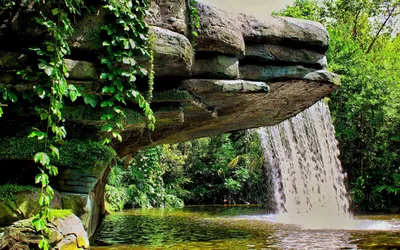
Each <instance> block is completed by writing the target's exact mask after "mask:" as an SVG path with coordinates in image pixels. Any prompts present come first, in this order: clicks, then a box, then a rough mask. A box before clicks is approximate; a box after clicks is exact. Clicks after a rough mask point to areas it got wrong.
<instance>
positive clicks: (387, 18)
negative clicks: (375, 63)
mask: <svg viewBox="0 0 400 250" xmlns="http://www.w3.org/2000/svg"><path fill="white" fill-rule="evenodd" d="M399 5H400V4H396V5H394V6H393V8H392V10H389V15H388V16H387V17H386V19H385V21H384V22H383V23H382V25H381V27H380V28H379V30H378V32H377V33H376V35H375V37H374V38H373V39H372V42H371V44H370V45H369V46H368V49H367V54H369V53H370V52H371V50H372V47H373V46H374V44H375V42H376V40H378V37H379V35H380V34H381V32H382V30H383V29H384V28H385V26H386V24H387V23H388V21H389V20H390V18H391V17H392V15H393V13H394V11H395V10H396V9H397V7H399Z"/></svg>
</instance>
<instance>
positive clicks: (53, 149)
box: [50, 145, 60, 159]
mask: <svg viewBox="0 0 400 250" xmlns="http://www.w3.org/2000/svg"><path fill="white" fill-rule="evenodd" d="M50 149H51V154H52V155H53V157H55V158H57V159H60V151H59V150H58V148H56V147H54V146H53V145H50Z"/></svg>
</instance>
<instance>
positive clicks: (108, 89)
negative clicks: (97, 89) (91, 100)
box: [101, 86, 115, 94]
mask: <svg viewBox="0 0 400 250" xmlns="http://www.w3.org/2000/svg"><path fill="white" fill-rule="evenodd" d="M101 92H102V93H104V94H106V93H111V94H114V93H115V87H114V86H105V87H103V89H102V90H101Z"/></svg>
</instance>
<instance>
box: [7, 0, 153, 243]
mask: <svg viewBox="0 0 400 250" xmlns="http://www.w3.org/2000/svg"><path fill="white" fill-rule="evenodd" d="M34 4H35V5H36V7H37V9H42V7H45V5H46V4H47V5H48V4H52V6H53V8H52V9H51V14H48V15H45V14H43V13H42V12H40V15H38V16H36V17H35V21H36V23H37V24H39V25H40V26H41V27H43V28H44V29H45V31H46V32H47V35H48V36H47V37H48V38H47V39H46V40H45V41H44V42H43V46H41V47H36V48H31V50H32V51H34V52H35V53H36V58H37V64H36V65H33V66H32V67H30V68H27V69H25V70H21V71H19V72H18V73H17V74H18V75H20V76H21V77H22V78H23V79H25V80H28V81H31V82H35V86H34V88H33V93H30V94H28V95H25V94H24V98H25V99H29V100H30V101H33V100H34V99H32V96H34V95H36V96H38V97H39V98H40V100H42V101H40V105H37V106H36V107H35V110H36V112H37V114H38V116H39V117H40V119H41V120H42V121H44V123H45V124H46V125H45V126H44V127H42V128H39V127H37V128H33V131H32V132H31V133H30V134H29V136H28V137H30V138H36V139H38V140H42V141H44V148H43V151H42V152H37V153H36V154H35V155H34V158H33V160H34V162H35V163H37V165H38V168H39V170H40V173H39V174H38V175H37V176H36V177H35V183H37V184H40V186H41V192H40V198H39V204H40V206H41V211H40V213H39V214H38V215H36V216H35V217H34V219H33V221H32V224H33V226H34V228H35V229H36V231H37V232H38V233H40V234H41V235H42V239H41V241H40V242H39V248H41V249H49V248H50V241H49V238H48V233H49V229H48V228H47V221H48V220H49V219H50V202H51V199H52V198H53V196H54V191H53V189H52V187H51V186H50V181H49V179H50V176H55V175H57V174H58V168H57V167H56V166H54V165H53V164H52V163H51V159H59V157H60V156H59V150H58V148H57V145H59V144H60V143H63V141H64V139H65V137H66V135H67V131H66V129H65V127H64V126H63V123H64V118H63V115H62V110H63V106H64V101H65V100H64V99H65V98H69V99H70V100H71V101H72V102H74V101H76V100H77V98H79V97H81V96H82V97H83V98H84V102H85V103H86V104H87V105H91V106H92V107H95V106H96V105H97V103H98V100H99V99H100V100H101V104H100V106H101V107H102V108H107V109H106V110H112V111H111V112H108V113H106V114H104V115H103V116H102V117H101V119H102V120H104V121H105V122H106V124H105V125H104V127H103V128H102V130H103V131H105V132H107V133H109V135H110V136H109V137H106V138H105V139H104V140H103V143H105V144H107V143H110V142H111V140H112V139H111V138H116V139H117V140H119V141H122V136H121V134H120V131H122V130H123V124H122V122H121V121H122V120H123V118H124V117H125V114H124V112H123V110H122V105H127V101H128V100H134V101H135V102H136V103H137V104H138V105H139V106H140V108H141V109H142V110H143V112H144V115H145V116H146V118H147V119H148V128H149V130H154V124H155V117H154V115H153V112H152V110H151V108H150V104H149V101H150V99H151V98H152V90H153V81H154V69H153V60H154V56H153V53H152V51H151V49H150V47H151V44H152V43H154V39H149V35H148V34H149V27H148V25H147V23H146V22H145V17H146V15H148V14H149V11H148V5H147V1H146V0H138V1H132V0H108V1H106V5H105V6H104V8H106V9H108V10H110V12H111V13H113V14H114V17H115V19H116V20H115V22H111V23H109V24H107V25H105V26H104V27H103V29H104V30H105V31H106V33H107V35H108V36H107V40H106V41H104V42H103V46H104V47H105V48H106V50H105V56H104V58H103V59H102V60H101V63H102V64H104V65H105V66H106V68H105V70H104V72H103V73H102V74H101V76H100V78H101V79H102V80H104V85H103V88H102V91H101V95H96V94H84V95H82V93H81V90H80V89H79V88H78V86H75V85H74V84H70V83H68V81H67V78H68V76H69V75H68V72H67V67H66V65H65V63H64V58H65V57H66V56H67V55H68V54H70V53H71V51H70V48H69V45H68V39H69V38H70V37H71V36H72V35H73V33H74V28H73V25H72V22H71V16H73V15H80V12H81V10H82V9H84V8H85V5H84V1H83V0H58V1H56V0H54V1H48V0H47V1H46V0H34ZM14 5H15V2H14V1H4V2H2V3H1V5H0V11H1V13H2V12H3V11H5V10H8V9H10V8H12V7H13V6H14ZM1 13H0V14H1ZM135 56H145V57H149V58H150V67H149V70H146V69H145V68H143V67H140V66H139V65H138V64H137V63H136V61H135V59H134V57H135ZM137 77H139V78H145V77H147V78H148V79H149V90H148V93H147V99H146V98H145V97H144V96H143V94H141V93H140V92H139V90H137V88H136V87H135V82H136V79H137ZM0 92H2V96H3V100H4V101H5V102H8V101H11V102H13V103H15V102H17V101H18V99H19V98H18V96H19V95H20V94H19V93H16V92H13V91H12V90H11V89H9V88H4V89H0ZM5 106H7V104H2V103H0V117H1V116H2V115H3V110H2V107H5ZM48 152H51V156H50V155H49V154H48Z"/></svg>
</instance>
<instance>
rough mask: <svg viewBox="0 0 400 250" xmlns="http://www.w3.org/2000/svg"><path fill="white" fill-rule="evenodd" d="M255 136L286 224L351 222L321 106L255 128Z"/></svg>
mask: <svg viewBox="0 0 400 250" xmlns="http://www.w3.org/2000/svg"><path fill="white" fill-rule="evenodd" d="M258 133H259V135H260V138H261V142H262V147H263V148H264V157H265V162H266V164H267V166H266V167H267V169H268V173H270V175H272V176H271V179H272V180H273V183H272V186H273V189H274V198H275V201H274V204H276V212H278V213H279V214H285V215H289V217H290V219H293V218H294V217H296V216H301V218H303V220H309V218H311V217H312V218H314V219H315V218H317V221H319V222H323V223H325V221H326V220H327V219H331V220H336V218H343V219H344V218H350V217H351V216H350V213H349V211H348V210H349V201H348V199H347V197H346V188H345V186H344V174H343V170H342V166H341V163H340V160H339V158H338V156H339V149H338V143H337V141H336V139H335V128H334V126H333V124H332V120H331V116H330V112H329V108H328V107H327V105H325V104H324V103H323V102H321V101H320V102H318V103H317V104H315V105H314V106H312V107H310V108H309V109H307V110H305V111H303V112H302V113H300V114H298V115H297V116H295V117H293V118H291V119H289V120H286V121H284V122H282V123H280V124H279V125H276V126H273V127H266V128H260V129H259V130H258ZM310 216H311V217H310ZM314 221H315V220H314ZM337 223H339V222H337Z"/></svg>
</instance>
